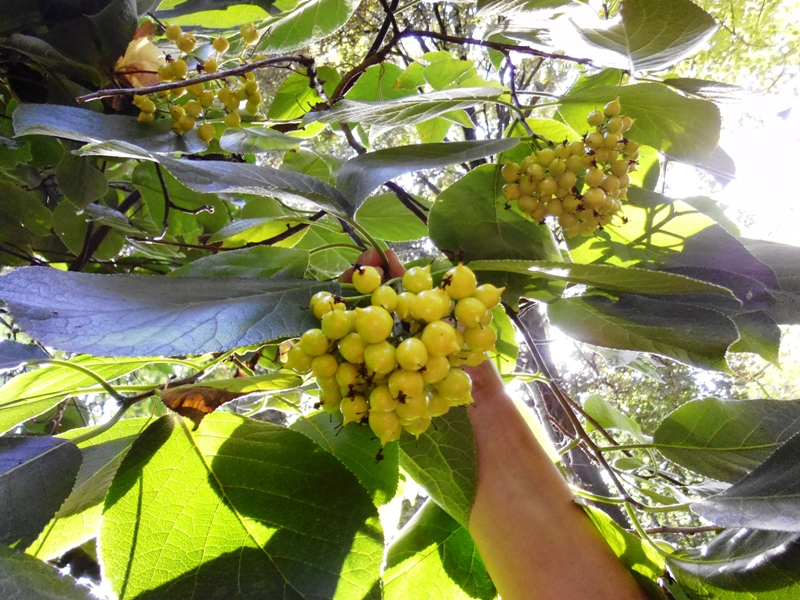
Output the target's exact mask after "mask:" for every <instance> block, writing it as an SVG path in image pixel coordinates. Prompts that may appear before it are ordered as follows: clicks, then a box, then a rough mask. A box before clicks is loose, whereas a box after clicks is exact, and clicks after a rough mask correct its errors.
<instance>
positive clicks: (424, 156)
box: [336, 138, 519, 214]
mask: <svg viewBox="0 0 800 600" xmlns="http://www.w3.org/2000/svg"><path fill="white" fill-rule="evenodd" d="M518 143H519V140H516V139H513V138H510V139H505V140H477V141H468V142H450V143H444V144H419V145H413V146H400V147H396V148H386V149H384V150H378V151H376V152H368V153H367V154H361V155H359V156H356V157H355V158H352V159H350V160H348V161H347V162H346V163H344V164H343V165H342V167H341V168H340V169H339V175H338V176H337V179H336V187H337V188H339V190H340V191H341V192H342V194H344V196H345V198H347V201H348V203H349V204H350V205H351V214H354V213H355V212H356V211H357V210H358V207H359V206H361V203H362V202H363V201H364V199H365V198H366V197H367V196H369V194H370V193H371V192H372V191H373V190H374V189H375V188H377V187H378V186H380V185H381V184H382V183H384V182H386V181H390V180H392V179H394V178H396V177H400V176H401V175H405V174H406V173H413V172H415V171H426V170H428V169H435V168H439V167H446V166H449V165H456V164H459V163H463V162H469V161H472V160H475V159H477V158H483V157H484V156H490V155H493V154H498V153H500V152H505V151H506V150H508V149H509V148H512V147H514V146H516V145H517V144H518Z"/></svg>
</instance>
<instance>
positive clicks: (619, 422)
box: [583, 394, 648, 443]
mask: <svg viewBox="0 0 800 600" xmlns="http://www.w3.org/2000/svg"><path fill="white" fill-rule="evenodd" d="M583 410H584V411H585V412H586V414H587V415H589V416H590V417H592V418H593V419H594V420H595V421H596V422H597V424H598V425H600V427H602V428H603V429H616V430H618V431H624V432H626V433H628V434H630V435H631V436H632V437H633V438H634V439H636V440H637V441H639V442H642V443H646V442H647V441H648V439H647V438H646V437H645V435H644V434H643V433H642V428H641V427H640V426H639V424H638V423H637V422H636V421H634V420H633V419H631V418H630V417H629V416H628V415H626V414H624V413H622V412H620V411H619V410H617V409H616V408H614V406H613V405H612V404H611V403H610V402H609V401H608V400H606V399H605V398H602V397H601V396H598V395H597V394H591V395H590V396H589V397H588V398H586V400H584V401H583ZM593 429H594V426H593V425H592V423H591V422H590V423H587V430H588V431H592V430H593Z"/></svg>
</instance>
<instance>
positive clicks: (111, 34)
mask: <svg viewBox="0 0 800 600" xmlns="http://www.w3.org/2000/svg"><path fill="white" fill-rule="evenodd" d="M104 5H105V6H104V7H103V9H102V10H101V11H100V12H98V13H97V14H94V15H91V16H89V17H88V19H89V22H91V24H92V31H93V33H94V40H93V42H94V43H95V44H96V45H97V46H99V48H100V50H101V52H102V56H103V62H104V63H105V64H107V65H113V64H114V63H115V62H116V60H117V58H119V57H120V56H123V55H124V54H125V51H126V50H127V49H128V43H129V42H130V41H131V40H132V39H133V35H134V33H136V27H137V26H138V25H139V11H138V8H137V6H136V0H111V2H104Z"/></svg>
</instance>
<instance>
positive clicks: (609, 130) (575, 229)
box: [501, 99, 639, 238]
mask: <svg viewBox="0 0 800 600" xmlns="http://www.w3.org/2000/svg"><path fill="white" fill-rule="evenodd" d="M587 122H588V123H589V125H591V126H592V127H593V128H594V131H592V132H590V133H587V134H586V135H585V136H584V137H583V140H581V141H579V142H571V143H570V142H567V141H564V142H563V143H561V144H559V145H558V146H556V147H555V148H544V149H541V150H537V151H534V152H533V153H532V154H531V155H530V156H526V157H525V158H524V159H523V160H522V162H521V163H520V164H517V163H513V162H507V163H506V164H505V165H503V168H502V171H501V173H502V176H503V179H504V180H505V182H506V183H505V185H504V186H503V195H504V196H505V198H506V200H507V201H509V202H511V201H516V203H517V206H518V208H519V210H520V211H522V212H523V213H525V214H526V215H528V216H530V217H531V218H532V219H533V220H534V221H537V222H539V223H544V222H545V219H546V218H547V217H548V216H550V217H554V218H556V219H557V220H558V224H559V225H560V226H561V228H562V230H563V231H564V235H565V236H566V237H568V238H571V237H574V236H576V235H590V234H591V233H593V232H594V231H595V229H597V228H598V227H603V226H604V225H607V224H609V223H610V222H611V220H612V218H613V216H614V215H616V214H617V213H619V212H620V210H621V208H622V202H623V201H624V200H626V199H627V188H628V185H629V184H630V177H629V176H628V173H629V172H630V171H633V170H635V169H636V159H637V158H638V157H639V144H638V143H636V142H634V141H631V140H628V139H626V138H625V133H626V132H627V131H628V130H629V129H630V128H631V126H632V125H633V119H631V118H630V117H629V116H627V115H621V114H620V104H619V99H617V100H613V101H612V102H609V103H608V104H606V105H605V106H604V107H603V110H602V111H599V110H594V111H592V112H591V113H590V114H589V116H588V118H587Z"/></svg>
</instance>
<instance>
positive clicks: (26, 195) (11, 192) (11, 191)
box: [0, 181, 53, 237]
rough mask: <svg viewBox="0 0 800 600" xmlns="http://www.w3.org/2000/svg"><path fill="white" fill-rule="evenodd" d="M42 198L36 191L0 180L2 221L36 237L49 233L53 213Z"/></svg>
mask: <svg viewBox="0 0 800 600" xmlns="http://www.w3.org/2000/svg"><path fill="white" fill-rule="evenodd" d="M42 200H43V198H42V197H41V195H40V194H39V193H37V192H34V191H28V190H24V189H22V188H21V187H19V186H17V185H14V184H12V183H8V182H5V181H0V210H2V213H3V221H4V222H5V224H6V225H10V226H12V227H13V228H14V229H22V230H23V231H26V232H28V233H30V234H31V235H33V236H37V237H44V236H46V235H49V234H50V228H51V227H52V226H53V215H52V213H51V212H50V211H49V210H48V209H47V208H46V207H45V206H44V205H43V202H42ZM12 223H13V225H12ZM0 231H2V230H0Z"/></svg>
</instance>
